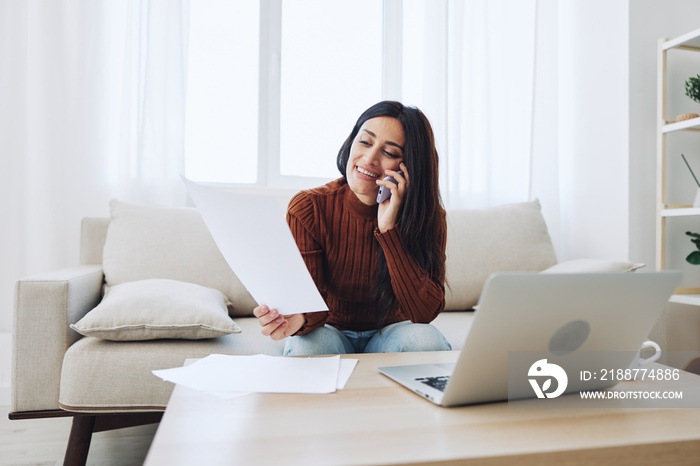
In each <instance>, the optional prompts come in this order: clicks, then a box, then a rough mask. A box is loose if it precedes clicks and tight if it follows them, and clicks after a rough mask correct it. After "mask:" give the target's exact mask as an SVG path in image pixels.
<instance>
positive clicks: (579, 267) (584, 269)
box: [542, 259, 644, 273]
mask: <svg viewBox="0 0 700 466" xmlns="http://www.w3.org/2000/svg"><path fill="white" fill-rule="evenodd" d="M642 267H644V264H643V263H641V262H625V261H608V260H603V259H573V260H569V261H564V262H560V263H559V264H556V265H553V266H551V267H549V268H548V269H545V270H543V271H542V273H602V272H634V271H635V270H637V269H640V268H642Z"/></svg>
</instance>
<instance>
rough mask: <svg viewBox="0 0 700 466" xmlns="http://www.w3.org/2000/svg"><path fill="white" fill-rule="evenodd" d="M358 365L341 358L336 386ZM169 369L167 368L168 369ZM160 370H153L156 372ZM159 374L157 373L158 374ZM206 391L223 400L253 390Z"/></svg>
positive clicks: (343, 385) (342, 382) (244, 394)
mask: <svg viewBox="0 0 700 466" xmlns="http://www.w3.org/2000/svg"><path fill="white" fill-rule="evenodd" d="M356 365H357V359H341V360H340V370H339V371H338V384H337V385H336V388H337V389H338V390H342V389H343V388H345V385H346V384H347V383H348V380H349V379H350V376H351V375H352V372H353V371H354V370H355V366H356ZM166 370H167V369H166ZM156 372H158V371H153V373H154V374H155V373H156ZM156 375H157V374H156ZM205 393H207V394H209V395H212V396H215V397H217V398H221V399H222V400H233V399H234V398H239V397H242V396H246V395H250V394H252V393H253V392H234V391H225V390H224V391H210V390H207V391H205Z"/></svg>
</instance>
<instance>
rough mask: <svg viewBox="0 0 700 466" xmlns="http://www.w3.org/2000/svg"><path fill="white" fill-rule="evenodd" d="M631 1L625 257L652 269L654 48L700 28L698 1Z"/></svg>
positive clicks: (654, 113) (654, 231)
mask: <svg viewBox="0 0 700 466" xmlns="http://www.w3.org/2000/svg"><path fill="white" fill-rule="evenodd" d="M629 3H630V28H629V37H630V41H629V43H630V50H629V70H630V73H629V75H630V76H629V82H630V91H629V95H630V102H629V105H630V106H629V122H630V125H629V149H630V163H629V179H630V186H629V193H630V204H629V231H630V244H629V255H630V257H631V258H632V259H633V260H639V261H641V262H645V263H647V264H649V265H650V266H651V267H653V266H654V264H655V250H656V246H655V237H656V224H655V221H656V220H655V219H656V48H657V43H658V40H659V39H660V38H667V39H672V38H674V37H677V36H680V35H683V34H685V33H687V32H690V31H693V30H695V29H698V28H700V2H699V1H697V0H633V1H630V2H629ZM697 72H700V69H699V70H697ZM689 102H690V101H689ZM688 244H690V243H688Z"/></svg>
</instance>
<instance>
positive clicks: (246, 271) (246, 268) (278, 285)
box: [183, 177, 328, 314]
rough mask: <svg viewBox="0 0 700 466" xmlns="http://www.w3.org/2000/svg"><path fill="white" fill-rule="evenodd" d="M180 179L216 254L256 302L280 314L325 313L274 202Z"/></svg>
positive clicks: (307, 271)
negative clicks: (214, 244) (209, 235)
mask: <svg viewBox="0 0 700 466" xmlns="http://www.w3.org/2000/svg"><path fill="white" fill-rule="evenodd" d="M183 181H184V183H185V186H186V187H187V191H188V193H189V195H190V197H191V198H192V201H193V202H194V203H195V205H196V206H197V209H198V210H199V213H200V214H201V215H202V218H203V219H204V223H205V224H206V225H207V228H208V229H209V232H210V233H211V235H212V237H213V238H214V241H215V242H216V245H217V246H218V247H219V250H220V251H221V254H222V255H223V256H224V258H225V259H226V262H228V265H229V266H230V267H231V270H233V272H234V273H235V274H236V276H237V277H238V278H239V279H240V280H241V282H242V283H243V285H244V286H245V287H246V289H247V290H248V291H249V292H250V294H251V295H252V296H253V298H254V299H255V300H256V301H257V302H258V304H265V305H267V306H269V307H270V309H277V310H278V311H279V312H280V313H281V314H297V313H300V312H316V311H325V310H328V306H327V305H326V303H325V302H324V301H323V298H322V297H321V294H320V293H319V291H318V288H316V284H315V283H314V281H313V279H312V278H311V274H309V270H308V269H307V268H306V264H305V263H304V260H303V259H302V257H301V253H300V252H299V249H298V248H297V245H296V242H295V241H294V237H293V236H292V232H291V231H290V230H289V226H288V225H287V222H286V221H285V217H284V211H283V210H282V209H281V207H280V205H279V203H278V201H277V200H276V199H275V198H273V197H272V196H268V195H265V194H260V195H255V194H241V193H233V192H229V191H223V190H220V189H217V188H211V187H208V186H202V185H200V184H198V183H194V182H192V181H190V180H188V179H186V178H184V177H183Z"/></svg>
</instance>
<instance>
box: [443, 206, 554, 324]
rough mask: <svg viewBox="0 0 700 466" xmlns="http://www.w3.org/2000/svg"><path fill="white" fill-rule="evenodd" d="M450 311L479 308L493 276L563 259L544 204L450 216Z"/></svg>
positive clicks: (538, 269) (534, 269) (447, 299)
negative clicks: (559, 255) (556, 245)
mask: <svg viewBox="0 0 700 466" xmlns="http://www.w3.org/2000/svg"><path fill="white" fill-rule="evenodd" d="M446 252H447V262H446V278H447V288H446V296H445V310H464V309H471V308H473V307H474V306H475V305H476V303H477V301H478V299H479V295H480V294H481V289H482V288H483V286H484V283H485V282H486V279H487V278H488V276H489V275H490V274H491V273H493V272H511V271H512V272H517V271H531V272H541V271H542V270H544V269H546V268H548V267H551V266H552V265H554V264H556V262H557V257H556V253H555V251H554V246H553V245H552V240H551V238H550V236H549V232H548V231H547V225H546V223H545V221H544V217H543V216H542V212H541V211H540V203H539V201H538V200H534V201H531V202H522V203H515V204H504V205H500V206H497V207H490V208H485V209H463V210H449V211H448V212H447V251H446Z"/></svg>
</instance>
